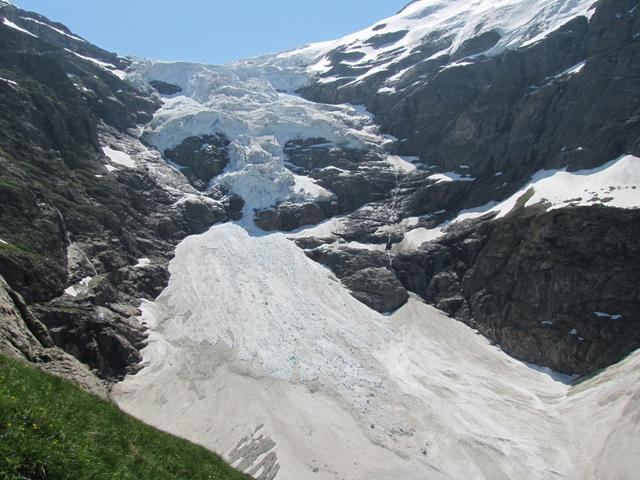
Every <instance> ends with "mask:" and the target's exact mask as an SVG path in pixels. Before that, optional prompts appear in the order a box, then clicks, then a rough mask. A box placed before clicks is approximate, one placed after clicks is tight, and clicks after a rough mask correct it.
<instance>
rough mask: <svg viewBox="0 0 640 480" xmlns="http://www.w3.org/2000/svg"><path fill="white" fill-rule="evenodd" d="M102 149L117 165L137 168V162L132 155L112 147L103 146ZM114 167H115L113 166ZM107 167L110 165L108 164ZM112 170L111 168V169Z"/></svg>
mask: <svg viewBox="0 0 640 480" xmlns="http://www.w3.org/2000/svg"><path fill="white" fill-rule="evenodd" d="M102 151H103V152H104V154H105V155H106V156H107V157H108V158H109V160H110V161H111V163H115V164H116V165H120V166H123V167H127V168H135V167H136V162H135V160H134V159H133V158H131V156H130V155H129V154H127V153H125V152H121V151H119V150H114V149H113V148H111V147H102ZM112 168H113V167H112ZM107 169H109V166H108V165H107ZM109 171H111V169H109Z"/></svg>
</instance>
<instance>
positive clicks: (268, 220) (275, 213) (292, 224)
mask: <svg viewBox="0 0 640 480" xmlns="http://www.w3.org/2000/svg"><path fill="white" fill-rule="evenodd" d="M335 212H336V204H335V202H333V201H327V202H307V203H291V202H282V203H280V204H279V205H277V206H275V207H273V208H269V209H266V210H259V211H257V212H256V214H255V223H256V225H257V226H258V227H260V228H261V229H263V230H266V231H267V232H272V231H274V230H284V231H286V232H289V231H291V230H295V229H297V228H300V227H303V226H305V225H316V224H318V223H320V222H322V221H323V220H325V219H327V218H330V217H331V216H333V214H334V213H335Z"/></svg>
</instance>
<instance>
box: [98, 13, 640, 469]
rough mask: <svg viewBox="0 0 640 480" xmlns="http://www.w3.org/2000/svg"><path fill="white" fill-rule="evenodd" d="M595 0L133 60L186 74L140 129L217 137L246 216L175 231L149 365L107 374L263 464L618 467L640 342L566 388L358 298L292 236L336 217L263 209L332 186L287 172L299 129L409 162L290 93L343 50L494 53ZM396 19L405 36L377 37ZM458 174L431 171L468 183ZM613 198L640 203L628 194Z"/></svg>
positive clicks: (164, 142)
mask: <svg viewBox="0 0 640 480" xmlns="http://www.w3.org/2000/svg"><path fill="white" fill-rule="evenodd" d="M591 3H592V2H590V1H584V0H564V1H550V0H529V1H527V2H519V1H514V0H499V1H488V0H478V1H474V2H465V1H461V0H454V1H440V0H419V1H416V2H413V3H411V4H410V5H409V6H408V7H407V8H406V9H405V10H403V11H402V12H400V13H399V14H398V15H396V16H395V17H392V18H390V19H387V20H384V21H381V22H379V23H378V24H376V25H374V26H372V27H371V28H369V29H365V30H363V31H361V32H358V33H356V34H353V35H349V36H347V37H345V38H342V39H339V40H336V41H332V42H323V43H318V44H312V45H308V46H305V47H302V48H300V49H296V50H292V51H290V52H284V53H279V54H273V55H267V56H263V57H258V58H255V59H249V60H243V61H239V62H234V63H232V64H229V65H221V66H214V65H198V64H191V63H182V62H158V61H150V60H142V59H139V60H136V61H135V62H134V64H133V65H132V66H131V67H130V69H129V70H128V72H127V78H128V79H129V80H130V81H132V82H133V83H134V84H136V85H137V86H138V87H140V88H141V89H146V91H148V92H151V87H150V86H149V84H148V82H149V81H151V80H161V81H164V82H167V83H171V84H174V85H177V86H179V87H180V88H181V89H182V92H180V93H178V94H175V95H170V96H162V98H161V99H162V102H163V105H162V107H161V109H160V110H159V111H158V112H157V113H156V115H155V117H154V119H153V121H152V122H151V123H150V124H149V125H148V126H147V127H145V129H144V132H143V134H142V138H143V139H144V141H145V142H147V143H148V144H149V145H151V146H152V147H153V148H155V149H157V150H158V151H160V152H162V151H164V150H166V149H168V148H171V147H174V146H176V145H178V144H179V143H181V142H182V141H183V140H185V139H186V138H188V137H190V136H197V135H203V134H213V133H222V134H224V135H225V136H227V138H228V139H229V140H230V142H231V144H230V147H229V152H230V163H229V165H228V167H227V168H226V170H225V171H224V172H223V174H222V175H221V176H219V177H217V178H216V179H215V180H214V182H215V183H217V184H218V185H220V186H222V187H224V188H225V189H227V190H229V191H231V192H233V193H236V194H238V195H240V196H242V197H243V198H244V199H245V201H246V205H245V210H244V219H243V220H241V221H238V222H236V223H228V224H224V225H216V226H214V227H212V228H211V229H210V230H209V231H208V232H206V233H204V234H202V235H198V236H192V237H189V238H187V239H186V240H184V241H183V242H182V243H181V244H180V245H179V246H178V248H177V250H176V256H175V258H174V259H173V261H172V262H171V265H170V273H171V278H170V281H169V285H168V287H167V288H166V289H165V291H164V292H163V293H162V294H161V295H160V297H159V298H158V299H157V300H155V301H154V302H145V303H144V304H143V308H142V316H141V318H140V321H141V322H143V323H144V324H145V325H146V326H147V327H148V328H149V333H150V336H149V341H148V345H147V347H146V348H145V349H144V350H143V356H144V362H143V367H144V368H143V369H142V370H141V371H140V372H139V373H137V374H136V375H131V376H128V377H127V378H126V379H125V380H124V381H123V382H121V383H119V384H117V385H115V386H114V388H113V391H112V397H113V398H114V399H115V401H116V402H117V403H118V404H119V405H120V406H121V407H122V408H123V409H124V410H126V411H127V412H129V413H131V414H133V415H135V416H137V417H139V418H141V419H142V420H144V421H146V422H148V423H150V424H152V425H155V426H157V427H159V428H162V429H164V430H168V431H170V432H171V433H174V434H177V435H180V436H182V437H185V438H187V439H189V440H191V441H194V442H196V443H198V444H201V445H204V446H205V447H207V448H210V449H212V450H214V451H217V452H219V453H221V454H222V455H223V456H225V458H227V459H228V460H229V461H230V462H231V463H232V464H233V465H234V466H236V467H238V468H240V469H242V470H244V471H246V472H249V473H251V474H252V475H253V476H255V477H256V478H259V479H266V480H271V479H274V478H277V479H279V480H301V479H302V480H304V479H307V478H309V479H310V478H314V479H320V480H337V479H342V478H349V479H363V480H364V479H373V480H388V479H389V478H395V477H398V478H404V479H408V480H411V479H415V480H418V479H420V480H422V479H424V478H433V479H459V478H469V479H487V480H488V479H492V480H493V479H507V478H536V479H537V478H539V479H555V478H562V479H576V480H578V479H584V478H626V477H625V475H627V474H628V472H630V471H633V468H634V465H637V460H635V459H634V456H633V454H634V452H637V451H638V450H639V449H640V441H639V440H638V439H640V421H638V415H637V407H635V405H637V404H638V400H640V389H639V388H638V387H637V385H639V383H638V380H640V369H639V368H638V366H639V364H640V353H636V354H634V355H633V356H631V357H630V358H628V359H627V360H625V361H623V362H622V363H620V364H618V365H616V366H613V367H611V368H609V369H608V370H606V371H605V372H603V373H601V374H599V375H598V376H596V377H594V378H591V379H588V380H586V381H584V382H582V383H580V384H578V385H573V384H572V382H571V379H568V378H562V377H558V376H557V375H549V374H548V372H545V371H544V370H543V369H539V368H536V367H535V366H531V365H527V364H525V363H522V362H519V361H517V360H514V359H513V358H511V357H509V356H508V355H506V354H505V353H504V352H503V351H502V350H501V349H500V348H499V346H496V345H491V344H490V343H489V342H488V341H487V340H486V339H485V338H484V337H482V336H480V335H479V334H478V333H477V332H475V331H474V330H472V329H470V328H469V327H467V326H465V325H463V324H461V323H458V322H456V321H453V320H452V319H450V318H447V317H446V316H445V315H444V314H443V313H441V312H439V311H437V310H436V309H434V308H432V307H430V306H428V305H426V304H424V303H422V302H421V301H420V300H419V299H417V298H411V300H410V301H409V303H408V304H407V305H405V306H404V307H402V308H401V309H400V310H398V311H397V312H395V313H394V314H392V315H382V314H379V313H377V312H374V311H373V310H370V309H369V308H367V307H366V306H364V305H363V304H362V303H360V302H358V301H357V300H355V298H353V297H352V296H351V295H350V294H349V292H348V291H347V290H346V289H345V288H344V287H343V286H342V285H341V283H340V282H339V280H337V279H336V278H335V277H334V276H333V275H332V274H331V273H330V271H329V270H327V269H325V268H324V267H322V266H320V265H319V264H317V263H315V262H313V261H312V260H310V259H309V258H307V257H306V255H305V254H304V252H303V251H302V250H301V249H299V248H298V247H297V246H296V245H295V244H294V243H293V241H292V239H293V238H294V237H295V236H296V235H298V236H302V235H307V236H309V235H315V236H322V235H327V234H331V233H333V232H334V231H335V230H336V229H339V228H340V219H339V218H334V219H332V220H330V221H327V222H325V223H324V224H322V225H319V226H316V227H313V228H309V229H306V230H302V231H300V232H297V233H296V234H289V235H287V234H284V233H271V234H267V233H266V232H263V231H260V230H259V229H257V228H256V227H255V225H254V224H253V220H252V218H253V211H254V210H256V209H261V208H266V207H269V206H272V205H274V204H276V203H277V202H280V201H285V200H292V201H310V200H317V199H322V198H327V197H330V196H331V193H330V192H328V191H326V190H324V189H323V188H322V187H320V186H318V185H316V184H315V183H314V182H313V181H312V180H310V179H308V178H306V177H299V176H297V175H295V174H293V173H292V172H291V171H290V170H289V169H288V168H287V165H286V155H285V153H284V146H285V144H286V143H287V142H288V141H290V140H296V139H305V138H324V139H326V140H327V141H328V142H330V143H331V144H335V145H336V146H348V147H353V148H366V149H372V150H375V151H377V152H380V153H383V154H385V155H386V158H387V161H388V163H389V164H390V165H391V166H393V167H394V168H396V169H397V171H398V172H399V173H406V172H411V171H413V169H414V168H415V167H414V166H413V165H412V164H411V161H410V159H404V158H402V157H397V156H394V155H391V154H387V153H385V152H386V151H387V147H388V145H389V144H390V142H392V141H393V139H390V138H388V137H386V136H385V135H383V134H382V132H381V131H380V129H379V128H378V126H377V125H376V123H375V119H374V118H373V117H372V115H371V114H369V113H368V112H366V111H365V110H364V109H363V108H362V107H359V106H354V105H327V104H319V103H314V102H311V101H308V100H305V99H303V98H301V97H300V96H298V95H296V94H295V91H296V90H297V89H299V88H301V87H304V86H306V85H309V84H310V83H311V82H312V81H314V79H315V80H317V79H318V78H319V77H320V76H322V75H323V74H325V73H326V72H328V71H329V70H330V68H331V60H330V59H329V58H328V56H327V55H328V54H329V53H330V52H331V51H333V50H335V49H336V48H342V49H344V50H345V51H347V52H352V53H360V54H362V57H361V58H360V59H359V60H356V61H355V62H353V64H354V65H355V64H357V65H358V66H361V67H366V69H367V73H366V74H363V75H364V76H361V77H358V78H356V79H354V80H353V81H354V82H358V81H360V80H362V79H364V78H366V75H370V74H373V73H376V72H378V71H385V70H390V69H391V67H392V66H393V65H396V64H397V63H399V62H401V61H402V60H403V59H404V58H406V57H407V56H408V55H409V54H410V53H411V50H412V49H413V48H415V47H416V46H417V45H418V44H419V43H420V42H421V41H422V39H423V38H424V37H425V36H427V35H432V34H439V33H440V32H442V31H444V30H446V31H448V32H450V33H451V35H453V36H454V38H455V40H454V41H453V42H452V44H451V46H449V47H447V50H446V51H443V52H440V53H442V54H445V53H446V54H452V53H455V52H456V51H457V50H458V49H459V48H460V47H461V45H463V44H464V42H465V40H467V39H469V38H471V37H473V36H475V35H477V34H478V33H482V32H489V31H493V30H495V31H498V32H499V33H500V40H499V42H498V43H497V44H496V45H495V46H494V47H492V50H491V51H488V52H486V54H487V55H491V54H497V53H499V52H500V51H504V49H511V48H520V47H524V46H526V45H529V44H531V43H533V42H535V41H538V40H539V39H541V38H543V37H544V36H545V35H547V34H548V33H549V32H551V31H554V30H556V29H558V28H559V27H561V26H562V25H564V24H565V23H566V22H568V21H570V20H571V19H573V18H575V17H577V16H580V15H583V16H586V17H589V15H590V8H591ZM404 30H406V31H407V33H406V34H405V35H404V36H402V38H401V39H400V40H397V41H396V42H393V44H390V45H383V46H382V47H378V48H376V47H373V46H371V44H370V43H368V40H369V39H371V38H372V37H375V36H377V35H383V34H387V33H394V32H398V31H404ZM397 78H398V74H397V73H395V74H393V75H391V76H390V77H389V78H388V79H387V85H388V87H387V88H390V89H391V88H393V83H394V81H395V79H397ZM322 81H324V82H330V81H332V79H331V78H327V77H325V78H323V79H322ZM106 153H107V154H108V156H109V158H110V159H111V160H112V161H113V162H115V163H118V162H117V161H116V160H115V159H117V158H118V157H117V153H116V154H114V153H113V150H108V151H106ZM114 158H115V159H114ZM141 161H142V160H141ZM120 163H121V164H122V162H120ZM637 165H638V159H636V158H629V157H623V158H621V159H618V160H617V161H614V162H611V163H610V164H608V165H606V166H605V167H603V169H598V170H594V171H590V172H573V173H571V172H564V171H557V172H546V173H545V174H542V173H541V174H540V175H539V176H536V177H535V178H533V179H532V183H531V185H528V186H527V187H526V189H525V190H523V191H522V192H519V194H518V195H517V196H514V197H513V198H511V199H507V200H505V201H504V202H502V203H501V204H492V205H486V206H481V207H479V208H477V209H475V210H476V211H475V212H466V214H468V215H475V216H479V215H482V214H485V213H489V212H494V211H495V212H499V214H501V215H502V214H506V213H508V211H509V210H510V208H511V206H512V205H513V204H515V203H517V200H518V199H519V198H520V197H521V196H522V195H523V194H525V193H526V192H527V191H529V189H530V188H533V189H534V191H535V195H534V197H532V198H530V199H529V200H528V202H529V203H530V204H533V203H537V202H540V201H542V200H549V198H550V199H551V207H554V208H555V207H556V206H559V207H561V206H564V205H566V204H567V202H568V201H569V200H571V199H572V198H574V197H575V195H577V193H579V192H581V191H582V190H585V189H587V190H589V189H591V190H594V189H599V190H601V189H603V188H609V187H610V186H611V185H613V184H615V185H618V184H619V183H620V182H622V183H624V185H625V186H630V185H631V183H629V182H633V181H635V179H636V178H637V176H638V172H637ZM125 166H126V165H125ZM629 173H631V174H632V178H631V177H629ZM454 175H457V174H453V173H448V174H444V175H441V176H440V177H438V178H435V179H434V180H441V181H471V180H472V179H471V178H468V177H461V176H454ZM629 178H631V180H628V179H629ZM627 180H628V181H627ZM612 182H613V183H612ZM616 182H617V183H616ZM625 182H626V183H625ZM636 183H637V182H636ZM599 190H598V191H599ZM550 192H562V193H561V194H558V195H559V196H558V195H556V196H552V195H550ZM613 198H614V200H613V203H614V204H616V205H618V204H620V205H624V206H631V205H633V206H638V197H637V191H635V190H633V191H632V190H631V189H625V190H624V191H622V190H616V193H614V197H613ZM585 201H586V200H585ZM464 214H465V212H463V215H464ZM465 218H467V217H464V216H461V217H460V219H459V220H463V219H465ZM411 220H412V219H406V220H405V222H410V221H411ZM445 227H446V225H442V226H440V227H438V228H437V229H435V230H431V231H429V230H425V229H422V230H414V231H413V233H412V232H410V234H408V235H407V236H406V237H405V242H403V243H402V244H399V245H398V246H396V247H394V248H399V249H404V248H409V249H410V248H415V247H416V246H418V245H419V244H420V243H422V242H424V241H428V240H432V239H434V238H437V237H438V236H439V235H440V234H441V233H442V230H443V229H444V228H445ZM359 247H361V248H371V246H367V245H360V246H359ZM141 260H143V259H141ZM594 419H596V420H595V423H596V425H595V427H594ZM596 427H597V428H596Z"/></svg>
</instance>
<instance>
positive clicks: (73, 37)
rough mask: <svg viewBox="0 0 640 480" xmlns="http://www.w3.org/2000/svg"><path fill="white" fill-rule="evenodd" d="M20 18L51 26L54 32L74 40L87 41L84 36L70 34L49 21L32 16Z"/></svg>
mask: <svg viewBox="0 0 640 480" xmlns="http://www.w3.org/2000/svg"><path fill="white" fill-rule="evenodd" d="M20 18H21V19H22V20H27V21H29V22H33V23H37V24H38V25H44V26H45V27H48V28H50V29H51V30H53V31H54V32H57V33H59V34H60V35H64V36H65V37H69V38H71V39H72V40H76V41H78V42H83V43H86V42H85V40H83V39H82V38H80V37H76V36H75V35H71V34H69V33H67V32H65V31H63V30H60V29H59V28H56V27H54V26H52V25H49V24H48V23H44V22H41V21H40V20H36V19H35V18H31V17H20Z"/></svg>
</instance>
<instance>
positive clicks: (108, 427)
mask: <svg viewBox="0 0 640 480" xmlns="http://www.w3.org/2000/svg"><path fill="white" fill-rule="evenodd" d="M0 367H1V368H0V438H2V442H0V454H1V455H0V475H2V478H6V479H19V478H33V479H45V478H58V479H88V478H92V479H108V478H114V475H115V476H116V477H117V478H121V479H129V478H131V479H133V478H135V479H145V478H149V479H151V478H153V479H157V478H163V479H184V478H194V479H203V480H204V479H212V480H213V479H220V480H222V479H230V480H231V479H245V478H248V477H246V476H245V475H242V474H240V473H239V472H236V471H234V470H232V469H231V468H230V467H228V466H227V465H226V464H225V463H224V462H223V461H222V459H220V458H219V457H217V456H216V455H214V454H212V453H210V452H208V451H206V450H205V449H204V448H202V447H197V446H195V445H191V444H189V443H187V442H186V441H184V440H179V439H177V438H174V437H171V436H170V435H167V434H166V433H163V432H160V431H158V430H155V429H153V428H151V427H148V426H146V425H143V424H142V423H140V422H139V421H137V420H135V419H133V418H131V417H128V416H127V415H125V414H124V413H122V412H121V411H119V410H118V409H117V408H116V407H115V406H114V405H113V404H111V403H109V402H107V401H105V400H100V399H98V398H96V397H93V396H91V395H89V394H88V393H86V392H83V391H82V390H80V389H79V388H78V387H76V386H75V385H72V384H71V383H69V382H67V381H64V380H62V379H60V378H57V377H52V376H50V375H46V374H44V373H41V372H38V371H36V370H34V369H32V368H28V367H27V366H25V365H23V364H21V363H19V362H16V361H13V360H9V359H7V358H6V357H4V356H2V355H0Z"/></svg>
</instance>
